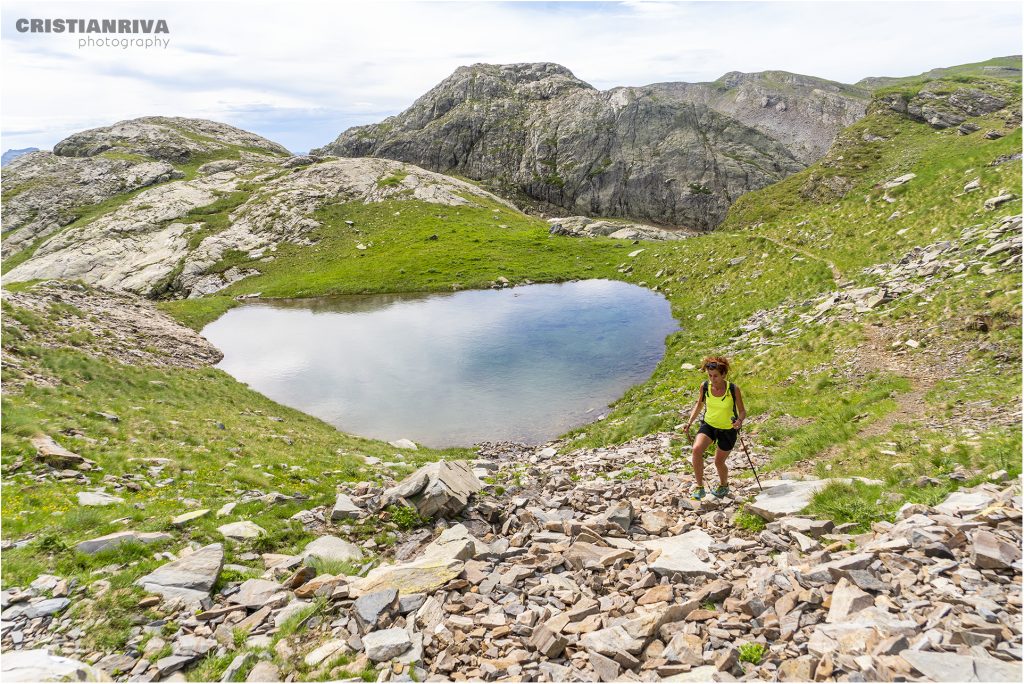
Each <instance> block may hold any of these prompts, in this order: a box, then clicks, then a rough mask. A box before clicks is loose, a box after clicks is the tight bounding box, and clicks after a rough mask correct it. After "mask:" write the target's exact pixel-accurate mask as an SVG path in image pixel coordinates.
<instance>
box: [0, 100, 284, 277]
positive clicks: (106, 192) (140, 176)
mask: <svg viewBox="0 0 1024 684" xmlns="http://www.w3.org/2000/svg"><path fill="white" fill-rule="evenodd" d="M287 155H288V150H286V149H285V148H284V147H282V146H281V145H278V144H277V143H274V142H271V141H269V140H267V139H266V138H262V137H260V136H258V135H256V134H254V133H249V132H248V131H243V130H241V129H238V128H234V127H233V126H228V125H226V124H222V123H217V122H214V121H206V120H203V119H184V118H172V117H146V118H142V119H132V120H130V121H121V122H119V123H116V124H114V125H113V126H106V127H103V128H94V129H90V130H87V131H82V132H81V133H76V134H74V135H72V136H70V137H68V138H65V139H64V140H62V141H60V142H59V143H57V144H56V145H55V146H54V148H53V152H32V153H30V154H26V155H24V156H22V157H19V158H18V159H16V160H14V161H13V162H12V163H11V164H10V165H9V166H5V167H4V177H3V203H4V212H3V232H4V242H3V246H2V254H3V256H4V257H8V256H10V255H12V254H14V253H16V252H18V251H20V250H21V249H24V248H26V247H28V246H29V245H30V244H31V243H32V242H34V241H35V240H38V239H40V238H43V237H46V236H48V235H51V234H53V233H54V232H57V231H58V230H60V229H61V228H63V227H64V226H67V225H69V224H72V223H74V222H75V221H84V220H87V219H88V217H89V216H90V215H91V214H92V213H93V212H94V211H95V210H96V209H97V205H100V204H101V203H103V202H105V201H107V200H110V199H111V198H115V197H117V196H118V195H123V194H124V193H129V192H132V191H135V190H139V189H141V188H146V187H150V186H152V185H157V184H160V183H164V182H166V181H169V180H172V179H175V178H182V177H184V176H185V173H184V171H182V170H181V169H180V168H178V167H179V166H181V165H184V164H187V163H195V162H198V161H202V160H207V159H210V160H212V159H218V158H233V159H239V160H240V159H247V160H274V159H276V158H279V157H282V156H287Z"/></svg>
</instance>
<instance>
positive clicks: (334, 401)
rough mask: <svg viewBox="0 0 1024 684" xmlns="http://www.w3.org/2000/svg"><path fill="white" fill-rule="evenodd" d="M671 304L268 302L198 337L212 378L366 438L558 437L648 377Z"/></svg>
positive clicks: (596, 293) (470, 298)
mask: <svg viewBox="0 0 1024 684" xmlns="http://www.w3.org/2000/svg"><path fill="white" fill-rule="evenodd" d="M674 330H676V324H675V321H674V320H673V318H672V315H671V312H670V308H669V304H668V301H667V300H665V298H664V297H662V296H661V295H659V294H657V293H655V292H651V291H650V290H647V289H644V288H641V287H637V286H635V285H629V284H627V283H620V282H615V281H608V280H586V281H579V282H571V283H561V284H554V285H529V286H524V287H516V288H512V289H505V290H467V291H464V292H456V293H451V294H389V295H365V296H364V295H359V296H345V297H324V298H316V299H294V300H272V301H260V302H258V303H253V304H245V305H242V306H238V307H236V308H234V309H232V310H230V311H228V312H227V313H226V314H224V316H222V317H221V318H220V319H218V320H217V321H215V322H213V323H211V324H210V325H208V326H207V327H206V328H205V329H204V330H203V335H205V336H206V338H207V339H209V340H210V341H211V342H212V343H213V344H215V345H216V346H217V347H218V348H220V350H221V351H223V352H224V359H223V361H221V363H220V364H218V367H219V368H222V369H223V370H225V371H227V372H228V373H230V374H231V375H233V376H234V377H235V378H238V379H239V380H241V381H242V382H245V383H248V384H249V385H250V386H251V387H252V388H253V389H255V390H257V391H259V392H261V393H263V394H264V395H266V396H268V397H270V398H271V399H273V400H275V401H277V402H280V403H282V404H285V405H288V406H292V407H294V408H297V409H299V410H302V411H304V412H306V413H309V414H311V415H314V416H317V417H319V418H321V419H323V420H325V421H327V422H329V423H331V424H332V425H335V426H336V427H338V428H339V429H341V430H343V431H345V432H349V433H352V434H356V435H361V436H364V437H374V438H378V439H385V440H394V439H399V438H403V437H405V438H408V439H412V440H413V441H415V442H419V443H421V444H426V445H428V446H434V447H443V446H453V445H463V446H469V445H472V444H474V443H476V442H480V441H485V440H487V441H496V440H516V441H523V442H530V443H538V442H544V441H547V440H549V439H553V438H555V437H557V436H558V435H560V434H562V433H563V432H565V431H567V430H569V429H571V428H573V427H576V426H578V425H581V424H583V423H586V422H588V421H591V420H594V419H595V418H596V417H597V416H598V415H599V414H600V413H601V412H602V411H604V409H605V407H606V406H607V404H608V403H610V402H612V401H614V400H615V399H617V398H618V397H619V396H621V395H622V394H623V392H624V391H625V390H626V389H627V388H628V387H630V386H631V385H634V384H637V383H639V382H643V381H644V380H646V379H647V378H648V377H649V376H650V373H651V372H652V371H653V369H654V367H655V366H656V365H657V363H658V361H659V360H660V359H661V357H662V355H663V354H664V349H665V347H664V342H665V336H666V335H668V334H669V333H671V332H673V331H674Z"/></svg>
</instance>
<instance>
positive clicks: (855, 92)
mask: <svg viewBox="0 0 1024 684" xmlns="http://www.w3.org/2000/svg"><path fill="white" fill-rule="evenodd" d="M647 90H649V91H650V92H652V93H655V94H659V95H663V96H665V97H671V98H675V99H678V100H679V101H681V102H699V103H701V104H704V105H706V106H708V107H710V108H711V109H713V110H715V111H716V112H719V113H721V114H725V115H726V116H729V117H732V118H733V119H736V120H737V121H739V122H740V123H742V124H744V125H746V126H750V127H751V128H754V129H757V130H758V131H760V132H762V133H764V134H765V135H767V136H769V137H771V138H772V139H774V140H777V141H778V142H780V143H782V144H783V145H785V147H786V149H788V150H789V151H790V153H792V154H793V156H794V157H796V158H797V159H799V160H800V161H801V162H802V163H803V164H811V163H813V162H815V161H817V160H818V159H819V158H820V157H821V156H822V155H824V154H825V152H827V151H828V148H829V146H831V145H832V141H834V140H835V139H836V136H837V135H838V134H839V131H841V130H842V129H844V128H846V127H847V126H849V125H850V124H853V123H855V122H856V121H857V120H859V119H860V118H861V117H863V116H864V114H865V110H866V107H867V103H868V100H869V96H870V92H869V91H868V90H866V89H864V88H859V87H857V86H850V85H845V84H842V83H836V82H834V81H826V80H825V79H821V78H814V77H813V76H802V75H800V74H791V73H789V72H786V71H762V72H758V73H753V74H744V73H740V72H738V71H731V72H729V73H727V74H726V75H725V76H722V77H721V78H720V79H718V80H717V81H714V82H711V83H656V84H654V85H650V86H647Z"/></svg>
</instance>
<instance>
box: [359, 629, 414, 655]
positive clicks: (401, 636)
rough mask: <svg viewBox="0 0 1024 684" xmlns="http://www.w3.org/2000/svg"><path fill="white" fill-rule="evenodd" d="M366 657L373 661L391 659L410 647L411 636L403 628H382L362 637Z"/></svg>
mask: <svg viewBox="0 0 1024 684" xmlns="http://www.w3.org/2000/svg"><path fill="white" fill-rule="evenodd" d="M363 648H364V649H366V657H367V658H369V659H370V660H372V661H373V662H375V663H379V662H383V661H385V660H391V659H392V658H397V657H398V656H400V655H402V654H403V653H405V652H406V651H408V650H409V649H410V648H412V637H410V636H409V633H408V632H407V631H405V630H404V629H398V628H395V629H382V630H379V631H377V632H370V633H369V634H367V635H366V636H364V637H363Z"/></svg>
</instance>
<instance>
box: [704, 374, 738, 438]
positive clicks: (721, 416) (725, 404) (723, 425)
mask: <svg viewBox="0 0 1024 684" xmlns="http://www.w3.org/2000/svg"><path fill="white" fill-rule="evenodd" d="M730 386H732V383H731V382H729V383H726V385H725V394H724V395H722V396H720V397H716V396H715V395H714V394H713V393H712V391H711V383H710V382H709V383H708V391H707V392H705V395H704V406H705V408H704V422H705V423H707V424H708V425H710V426H711V427H713V428H718V429H719V430H728V429H730V428H732V411H733V400H732V392H730V391H729V387H730Z"/></svg>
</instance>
